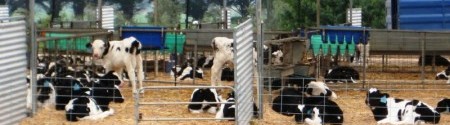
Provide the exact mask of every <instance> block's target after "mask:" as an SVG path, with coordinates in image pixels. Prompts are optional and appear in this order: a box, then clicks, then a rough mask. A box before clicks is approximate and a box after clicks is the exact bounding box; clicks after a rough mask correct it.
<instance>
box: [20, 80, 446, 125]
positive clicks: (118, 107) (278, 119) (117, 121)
mask: <svg viewBox="0 0 450 125" xmlns="http://www.w3.org/2000/svg"><path fill="white" fill-rule="evenodd" d="M150 77H153V78H154V74H151V75H150ZM380 77H382V78H385V79H390V80H386V81H376V80H373V81H367V82H366V83H364V86H365V88H366V89H364V88H362V87H363V83H362V82H359V83H356V84H354V83H348V84H347V83H335V84H329V86H330V87H331V88H332V89H333V90H335V91H336V94H337V95H338V99H336V100H335V101H336V103H337V104H338V105H339V106H340V107H341V109H342V110H343V111H344V124H346V125H362V124H376V122H375V120H374V118H373V114H372V113H371V111H370V110H369V108H368V107H367V106H366V105H365V103H364V99H365V94H366V91H365V90H367V88H368V87H377V88H379V89H381V91H383V92H387V93H389V94H390V95H391V96H392V97H396V98H403V99H419V100H421V101H424V102H426V103H428V104H429V105H431V106H433V107H435V106H436V103H437V102H438V101H439V100H440V99H441V98H444V97H450V91H449V90H450V85H447V84H444V83H445V81H442V80H427V81H425V82H424V83H422V82H418V83H409V82H403V81H402V80H404V79H409V80H416V79H417V78H418V77H420V75H415V74H411V73H368V78H370V79H377V78H380ZM426 77H427V79H434V76H433V73H428V74H427V75H426ZM208 78H209V74H208V72H206V74H205V79H208ZM156 80H161V81H169V80H171V78H170V76H168V75H167V74H165V73H159V75H158V77H157V79H156ZM396 80H398V81H396ZM415 82H417V81H415ZM196 83H208V80H197V81H196ZM232 84H233V83H231V82H226V83H225V85H232ZM173 85H174V84H167V83H158V82H147V83H146V84H145V86H173ZM178 85H179V86H192V85H193V84H191V83H189V82H183V83H179V84H178ZM196 85H198V84H196ZM192 90H193V89H160V90H147V91H145V93H144V94H143V97H142V98H140V102H141V103H142V102H188V101H189V97H190V95H191V93H192ZM254 90H256V89H254ZM226 91H227V90H224V91H223V93H224V92H226ZM122 93H123V94H124V96H125V102H124V103H120V104H117V103H112V104H110V107H111V108H113V109H114V111H115V114H114V115H113V116H110V117H107V118H105V119H104V120H101V121H79V122H67V121H66V120H65V112H64V111H56V110H55V109H54V108H50V109H39V111H38V112H37V114H36V115H35V116H34V117H32V118H26V119H24V120H23V121H22V122H21V123H20V124H21V125H55V124H58V125H67V124H70V125H72V124H73V125H125V124H134V123H135V121H134V113H135V112H134V110H135V108H134V107H135V102H134V100H135V99H134V98H133V97H132V95H131V90H130V88H129V87H126V88H124V89H123V90H122ZM254 93H256V92H255V91H254ZM277 94H278V92H277V91H273V92H269V91H267V90H265V91H264V95H263V96H264V99H263V101H264V103H263V106H264V107H263V111H264V114H263V119H253V120H252V124H256V125H263V124H264V125H278V124H282V125H290V124H297V123H295V120H294V117H288V116H283V115H280V114H278V113H276V112H274V111H273V110H272V109H271V102H272V98H274V97H275V96H276V95H277ZM139 113H141V114H142V118H144V119H148V118H214V117H215V115H214V114H207V113H203V114H191V113H189V111H188V109H187V105H186V104H181V105H142V106H141V107H140V108H139ZM140 124H145V125H147V124H148V125H206V124H211V125H229V124H230V125H231V124H234V122H232V121H200V120H191V121H189V120H186V121H158V122H154V121H141V122H140ZM439 124H443V125H444V124H450V114H442V115H441V121H440V123H439Z"/></svg>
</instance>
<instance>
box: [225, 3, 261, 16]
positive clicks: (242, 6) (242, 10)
mask: <svg viewBox="0 0 450 125" xmlns="http://www.w3.org/2000/svg"><path fill="white" fill-rule="evenodd" d="M254 1H255V0H228V6H230V5H232V6H235V7H236V8H237V9H238V10H237V11H238V12H239V14H240V15H241V16H242V17H244V18H246V17H247V16H248V15H249V12H250V11H249V8H250V4H251V3H252V2H254Z"/></svg>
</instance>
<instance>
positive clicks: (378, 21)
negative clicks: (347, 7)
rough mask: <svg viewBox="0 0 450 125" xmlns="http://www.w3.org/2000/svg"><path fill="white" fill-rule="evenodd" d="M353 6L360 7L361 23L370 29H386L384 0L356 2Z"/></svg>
mask: <svg viewBox="0 0 450 125" xmlns="http://www.w3.org/2000/svg"><path fill="white" fill-rule="evenodd" d="M354 4H355V6H357V7H361V9H362V11H363V13H362V16H363V20H362V23H363V25H364V26H367V27H371V28H378V29H380V28H386V25H385V22H386V20H385V19H386V10H385V3H384V0H358V1H355V2H354Z"/></svg>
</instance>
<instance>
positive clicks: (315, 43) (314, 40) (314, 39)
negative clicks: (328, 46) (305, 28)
mask: <svg viewBox="0 0 450 125" xmlns="http://www.w3.org/2000/svg"><path fill="white" fill-rule="evenodd" d="M322 44H323V42H322V36H321V35H312V36H311V48H312V50H313V53H314V56H317V55H319V53H320V47H321V45H322Z"/></svg>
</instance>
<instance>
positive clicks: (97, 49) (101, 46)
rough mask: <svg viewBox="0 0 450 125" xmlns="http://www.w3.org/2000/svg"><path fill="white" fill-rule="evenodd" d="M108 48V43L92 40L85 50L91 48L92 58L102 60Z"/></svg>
mask: <svg viewBox="0 0 450 125" xmlns="http://www.w3.org/2000/svg"><path fill="white" fill-rule="evenodd" d="M109 46H110V45H109V42H105V41H103V40H94V41H93V42H91V43H88V44H86V48H92V58H94V59H99V58H102V57H103V56H104V55H105V54H106V53H108V48H109Z"/></svg>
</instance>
